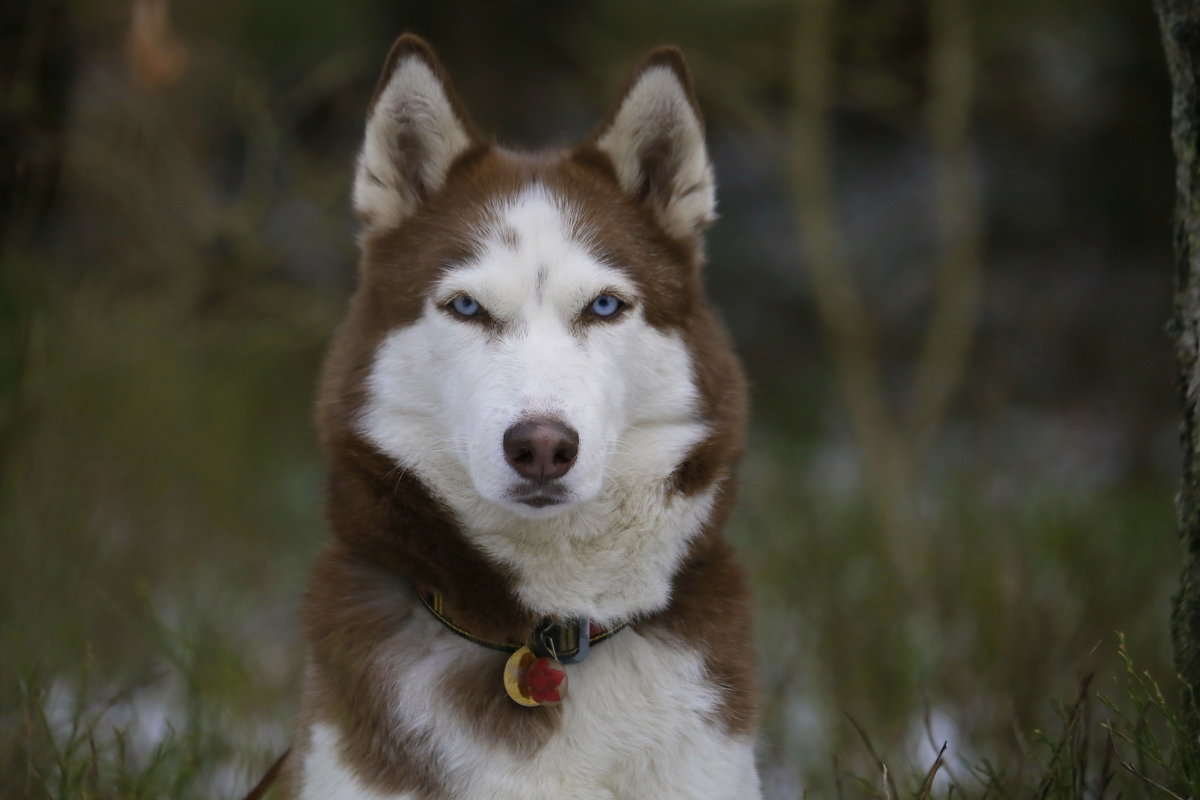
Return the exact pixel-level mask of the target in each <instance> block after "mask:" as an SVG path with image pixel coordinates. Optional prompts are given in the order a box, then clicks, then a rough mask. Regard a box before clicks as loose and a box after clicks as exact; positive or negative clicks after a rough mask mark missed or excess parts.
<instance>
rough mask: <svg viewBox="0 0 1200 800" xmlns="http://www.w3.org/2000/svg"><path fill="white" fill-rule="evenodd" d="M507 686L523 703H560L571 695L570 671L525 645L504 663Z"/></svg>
mask: <svg viewBox="0 0 1200 800" xmlns="http://www.w3.org/2000/svg"><path fill="white" fill-rule="evenodd" d="M504 689H505V691H507V692H508V696H509V697H511V698H512V699H513V701H515V702H516V703H519V704H520V705H523V706H529V707H532V706H556V705H558V704H559V703H561V702H562V699H563V698H564V697H566V695H567V671H566V670H565V669H563V665H562V664H561V663H559V661H558V660H557V659H554V658H547V657H543V658H539V657H538V655H537V654H536V653H534V652H533V651H532V650H530V649H529V648H528V647H522V648H521V649H520V650H518V651H517V652H515V653H513V654H512V655H511V656H509V659H508V663H507V664H505V665H504Z"/></svg>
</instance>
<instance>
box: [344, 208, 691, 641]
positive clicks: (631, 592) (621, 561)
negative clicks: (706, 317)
mask: <svg viewBox="0 0 1200 800" xmlns="http://www.w3.org/2000/svg"><path fill="white" fill-rule="evenodd" d="M494 211H495V213H494V215H493V224H492V225H490V226H489V227H488V228H487V229H485V230H481V231H479V232H478V235H479V239H480V245H481V247H480V255H479V256H478V258H476V259H474V260H473V261H472V262H471V263H469V264H465V265H462V266H460V267H458V268H456V269H451V270H450V271H449V272H448V273H447V274H446V275H445V276H444V277H443V279H442V280H441V282H440V284H439V285H438V286H437V287H436V288H435V290H434V291H433V293H432V296H430V297H429V298H428V299H427V301H426V306H425V311H424V314H423V315H422V316H421V318H420V319H418V320H417V321H416V322H415V323H413V324H412V325H410V326H408V327H405V328H402V329H400V330H397V331H395V332H393V333H392V334H390V335H389V336H388V337H387V338H386V339H385V340H384V342H383V343H382V344H381V346H380V347H379V349H378V351H377V353H376V357H375V362H374V366H373V369H372V371H371V375H370V378H369V380H368V382H367V388H368V400H367V402H366V404H365V406H364V409H363V414H362V418H361V424H360V431H361V432H362V434H363V435H364V436H366V437H367V438H368V439H369V440H370V441H371V442H373V443H374V444H375V445H376V446H377V447H379V448H380V449H381V450H382V451H383V452H385V453H387V454H389V455H390V456H392V457H393V458H394V459H395V460H396V461H397V462H398V463H399V464H400V465H401V466H402V467H404V468H406V469H410V470H412V471H413V472H415V473H416V474H417V475H418V476H419V477H420V478H421V479H422V481H423V482H424V483H425V484H426V486H427V487H429V488H430V489H431V490H432V491H433V492H434V493H435V494H436V495H437V496H438V497H439V498H441V499H442V500H444V501H445V502H446V503H447V505H448V506H449V507H450V508H451V509H452V510H453V511H454V512H455V514H456V515H457V517H458V519H459V520H460V521H461V522H462V523H463V526H464V529H465V531H466V533H467V535H468V536H469V537H471V538H472V539H473V540H474V541H475V542H476V543H477V545H478V546H479V547H480V548H481V549H483V550H484V551H485V552H487V553H488V554H489V555H491V556H492V557H493V558H494V559H496V560H497V561H499V562H500V563H501V564H503V565H504V566H506V567H509V568H510V569H512V570H513V573H514V575H515V577H516V589H517V592H518V594H519V595H520V597H521V599H522V600H523V601H524V602H525V603H526V605H528V606H529V607H530V608H531V609H533V610H535V611H538V612H541V613H544V614H554V615H562V616H566V617H571V616H583V617H590V618H592V619H596V620H602V621H606V622H616V621H618V620H625V619H628V618H630V617H631V616H635V615H637V614H642V613H647V612H650V611H654V610H657V609H659V608H661V607H663V606H664V605H665V604H666V602H667V600H668V596H669V592H670V576H671V575H672V574H673V573H674V572H675V568H676V566H677V564H678V562H679V560H680V559H681V558H682V556H683V554H684V552H685V550H686V547H687V543H688V541H689V540H690V538H691V537H692V536H693V535H694V534H695V533H696V532H697V531H698V530H699V527H700V525H701V524H702V523H703V521H704V520H705V518H706V517H707V515H708V512H709V510H710V508H711V504H712V500H713V493H714V492H715V488H714V489H710V490H709V491H707V492H702V493H700V494H698V495H696V496H693V497H687V498H685V497H680V496H677V495H674V494H672V493H670V492H669V491H668V489H667V485H666V482H667V478H668V477H669V476H670V474H671V473H672V471H673V470H674V469H675V467H676V466H677V465H678V464H679V463H680V462H681V461H682V460H683V458H684V457H685V456H686V454H687V452H688V451H689V450H690V449H691V447H692V446H694V445H695V444H696V443H697V442H698V441H700V439H701V438H702V437H703V436H704V434H705V425H704V423H703V422H702V421H701V419H700V418H699V413H698V410H697V392H696V388H695V385H694V379H693V375H692V363H691V357H690V355H689V353H688V351H687V348H686V346H685V345H684V343H683V341H682V340H681V339H680V338H679V337H678V336H677V335H675V334H670V333H664V332H662V331H659V330H657V329H655V328H653V327H651V326H650V325H649V324H648V323H647V322H646V320H645V318H644V316H643V314H642V311H641V308H640V303H641V301H642V298H640V297H638V296H637V287H636V285H635V284H634V283H633V282H632V281H631V280H630V279H629V277H628V276H627V275H626V274H624V273H623V272H621V271H620V270H618V269H616V268H615V266H614V265H607V264H604V263H602V262H601V261H600V260H598V259H597V258H596V257H595V256H594V255H592V253H591V252H590V251H589V250H588V248H587V242H586V239H584V240H583V241H580V240H577V239H575V238H572V231H574V230H576V229H577V228H578V226H577V225H576V222H577V220H576V219H575V217H574V213H575V212H574V211H573V210H572V209H571V208H569V207H567V206H566V205H565V204H564V203H563V201H562V200H561V199H559V198H555V197H553V196H552V195H551V194H550V193H549V192H548V191H547V190H546V189H545V188H543V187H542V186H540V185H534V186H531V187H529V188H527V189H526V190H525V191H523V192H522V193H521V194H519V195H517V196H516V197H514V198H511V199H510V200H509V201H508V202H506V203H505V204H504V205H503V206H502V207H499V208H497V209H494ZM502 228H511V229H514V230H515V231H516V232H517V234H518V242H517V246H516V247H515V248H513V247H512V246H511V245H509V244H505V242H504V237H502V236H501V235H500V233H499V231H500V230H501V229H502ZM582 235H583V236H585V237H586V232H585V233H584V234H582ZM604 292H613V293H615V294H617V295H619V296H621V297H624V298H625V299H627V300H629V301H630V302H631V304H632V308H631V309H630V310H629V311H627V312H626V313H625V314H624V315H623V317H622V318H620V319H617V320H614V321H612V322H599V323H593V324H590V325H584V326H577V325H576V320H577V318H578V316H579V314H580V312H581V310H582V309H584V308H586V307H587V306H588V305H589V304H590V303H591V301H592V299H593V298H595V297H596V296H597V295H598V294H601V293H604ZM457 294H469V295H470V296H471V297H473V298H475V299H476V300H478V301H479V302H480V303H481V304H482V305H483V307H484V308H486V309H487V310H488V312H489V313H490V314H491V315H492V316H493V317H494V318H495V319H496V320H498V321H499V323H500V325H501V329H500V332H499V333H498V334H496V333H493V332H491V331H489V330H487V329H485V328H483V327H482V326H480V325H476V324H473V323H470V322H466V321H463V320H461V319H455V318H453V317H452V316H451V315H450V314H448V313H446V311H445V310H444V309H443V306H444V304H445V303H447V302H449V301H450V300H451V299H452V298H453V297H454V296H456V295H457ZM534 414H552V415H555V416H558V417H560V418H562V419H563V420H564V421H565V422H566V423H567V424H568V425H570V426H571V427H573V428H575V430H577V431H578V433H579V455H578V458H577V461H576V463H575V465H574V466H573V468H572V469H571V470H570V471H569V472H568V473H567V474H566V475H565V476H564V477H563V478H562V482H563V483H564V485H565V486H566V488H567V490H568V494H567V500H568V502H566V503H564V504H562V505H556V506H550V507H548V508H545V509H532V508H530V507H528V506H525V505H522V504H520V503H517V502H515V501H513V500H512V499H510V498H509V497H508V493H509V492H510V491H511V489H512V487H513V486H515V485H517V484H519V482H520V481H519V478H518V476H517V475H516V473H515V472H514V471H513V470H512V468H511V467H510V466H509V465H508V464H507V462H506V461H505V458H504V452H503V446H502V441H503V436H504V432H505V430H506V429H507V428H508V427H509V426H510V425H512V424H513V423H514V422H516V421H518V420H519V419H521V418H523V417H526V416H529V415H534Z"/></svg>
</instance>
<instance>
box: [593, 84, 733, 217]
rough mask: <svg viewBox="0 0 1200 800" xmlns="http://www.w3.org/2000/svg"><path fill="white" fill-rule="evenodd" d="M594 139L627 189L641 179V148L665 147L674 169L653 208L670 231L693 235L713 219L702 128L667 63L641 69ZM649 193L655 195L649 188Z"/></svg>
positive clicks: (711, 180)
mask: <svg viewBox="0 0 1200 800" xmlns="http://www.w3.org/2000/svg"><path fill="white" fill-rule="evenodd" d="M597 145H598V146H599V147H600V149H601V150H603V151H604V152H606V153H607V154H608V156H609V158H611V159H612V162H613V166H614V167H615V168H616V171H617V178H618V180H620V182H621V186H622V188H624V189H625V191H627V192H629V193H631V194H632V193H636V192H637V191H638V190H639V189H640V188H641V186H642V183H643V181H644V180H645V175H644V174H643V156H644V154H645V152H646V149H647V148H648V147H652V146H656V145H660V146H665V147H666V150H667V152H668V153H669V154H670V156H669V159H668V161H669V163H670V165H671V166H672V167H673V170H672V171H671V172H670V173H669V175H668V176H667V180H668V183H669V186H667V187H665V188H666V191H665V192H663V197H665V200H666V202H665V205H661V206H659V207H656V208H655V212H656V213H657V214H658V216H659V220H660V221H661V222H662V224H663V227H665V228H666V229H667V231H668V232H669V233H671V234H673V235H675V236H679V237H684V238H686V237H691V236H695V235H696V234H697V233H698V232H699V230H700V229H701V228H703V227H704V226H706V225H708V224H710V223H711V222H712V221H713V220H714V219H716V209H717V196H716V182H715V180H714V178H713V171H712V166H711V165H710V164H709V161H708V152H707V150H706V149H705V147H704V130H703V127H702V126H701V124H700V120H699V118H697V116H696V112H695V111H694V110H693V108H692V104H691V103H690V102H689V101H688V96H687V91H686V90H685V89H684V88H683V85H682V84H681V83H680V82H679V78H678V77H677V76H676V74H675V73H674V72H673V71H672V70H671V69H670V68H669V67H665V66H656V67H651V68H649V69H647V70H646V71H645V72H643V73H642V74H641V76H640V77H639V78H638V80H637V82H636V83H635V84H634V85H633V88H631V89H630V90H629V93H628V94H626V95H625V98H624V99H623V100H622V101H621V106H620V109H619V110H618V111H617V114H616V116H615V117H614V118H613V122H612V125H611V126H610V127H609V128H608V130H606V131H605V132H604V134H603V135H601V136H600V138H599V139H598V140H597ZM651 199H652V200H654V199H656V195H655V194H654V193H652V194H651Z"/></svg>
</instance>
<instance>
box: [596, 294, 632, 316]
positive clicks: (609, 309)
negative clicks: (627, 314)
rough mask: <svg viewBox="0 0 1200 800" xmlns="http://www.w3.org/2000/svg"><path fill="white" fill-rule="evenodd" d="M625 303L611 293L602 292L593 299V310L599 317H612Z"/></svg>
mask: <svg viewBox="0 0 1200 800" xmlns="http://www.w3.org/2000/svg"><path fill="white" fill-rule="evenodd" d="M623 305H625V304H624V303H622V302H621V301H620V300H618V299H617V298H615V297H613V296H612V295H611V294H602V295H600V296H599V297H597V298H596V299H595V300H593V301H592V306H591V311H592V313H593V314H595V315H596V316H597V317H611V316H612V315H613V314H615V313H617V312H618V311H620V310H621V306H623Z"/></svg>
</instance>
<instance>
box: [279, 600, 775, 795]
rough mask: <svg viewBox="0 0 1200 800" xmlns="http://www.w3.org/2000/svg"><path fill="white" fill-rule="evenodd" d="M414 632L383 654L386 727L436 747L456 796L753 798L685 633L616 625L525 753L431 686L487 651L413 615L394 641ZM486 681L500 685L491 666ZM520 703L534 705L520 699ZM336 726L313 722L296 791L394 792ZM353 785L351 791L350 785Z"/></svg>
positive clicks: (744, 741)
mask: <svg viewBox="0 0 1200 800" xmlns="http://www.w3.org/2000/svg"><path fill="white" fill-rule="evenodd" d="M409 636H414V637H420V639H419V640H420V641H422V642H424V643H426V644H425V646H423V647H422V648H420V650H419V652H417V653H415V654H414V653H413V648H411V647H409V648H402V645H400V644H399V641H398V642H397V643H396V645H395V648H396V650H397V652H394V653H385V655H384V656H382V658H384V659H385V660H386V661H387V662H388V664H389V667H390V668H391V669H392V674H393V676H394V677H393V680H392V681H391V685H392V686H393V687H394V694H393V697H394V702H395V713H396V725H397V727H398V728H400V729H403V730H406V731H409V732H412V733H415V734H418V737H419V739H420V740H421V741H427V742H430V743H431V745H430V746H431V747H433V748H436V750H435V752H433V753H430V755H431V756H433V757H435V758H436V759H437V763H438V764H439V767H442V768H443V769H444V773H442V774H440V776H439V777H441V778H442V779H443V780H444V782H445V786H446V791H447V797H452V798H455V800H495V798H522V800H550V799H551V798H554V799H555V800H557V798H561V797H568V796H569V797H572V798H580V800H601V799H603V800H615V799H616V798H621V800H646V799H647V798H659V799H661V800H672V799H673V798H689V800H698V799H703V800H725V799H726V798H728V799H729V800H733V798H739V800H746V799H747V798H757V797H759V784H758V777H757V773H756V771H755V766H754V754H753V742H752V741H751V740H750V739H748V738H734V737H730V736H728V735H727V734H725V732H724V731H723V729H722V728H721V723H720V721H719V720H718V719H717V714H718V712H717V706H718V703H719V697H718V696H717V694H716V692H715V690H714V687H713V684H712V681H711V679H710V678H709V677H708V676H707V675H706V673H705V669H704V664H703V661H702V659H701V658H700V656H699V655H698V654H697V653H696V652H694V651H693V650H691V649H690V648H688V647H687V646H686V644H685V643H683V642H678V641H674V640H666V639H658V638H652V637H648V636H642V635H641V634H639V633H638V632H637V631H636V630H632V629H630V630H626V631H622V632H621V633H620V634H618V635H617V636H615V637H614V638H612V639H610V640H609V641H607V642H605V643H603V644H602V645H599V646H597V647H596V648H595V649H594V650H593V651H592V653H591V655H590V656H589V657H588V659H587V660H586V661H584V662H582V663H580V664H576V665H573V666H570V667H568V670H569V674H570V687H571V688H570V695H569V699H568V701H567V702H565V703H564V704H563V706H562V713H563V718H562V725H561V727H560V729H559V731H560V732H559V733H558V734H556V735H554V736H552V737H551V738H550V740H549V742H548V743H547V745H546V746H545V747H544V748H542V749H540V750H539V751H537V753H536V754H534V755H532V756H529V757H518V756H516V755H514V754H513V753H512V752H511V751H510V750H509V749H508V747H507V746H506V743H504V742H496V741H492V740H489V739H487V738H484V737H482V736H480V735H479V733H478V732H477V729H476V728H475V727H474V726H473V724H472V720H471V719H470V718H469V716H464V715H463V714H462V713H461V709H460V708H459V707H457V706H455V705H453V704H451V703H447V702H445V699H444V694H443V693H442V692H441V691H439V690H438V689H437V688H436V687H438V686H439V685H440V683H441V682H442V681H443V680H445V678H446V676H447V675H448V674H451V673H452V672H453V670H454V669H455V668H457V667H460V666H462V665H464V664H469V663H471V662H472V661H478V660H482V659H490V663H496V660H495V654H494V653H487V651H484V650H482V649H480V648H479V647H477V646H475V645H472V644H470V643H469V642H465V641H463V640H462V639H460V638H458V637H457V636H455V635H454V634H452V633H450V632H449V631H446V630H445V629H442V628H440V626H439V625H438V623H437V622H435V621H433V620H432V619H431V618H429V617H428V616H427V615H423V614H418V615H415V616H414V617H413V618H412V620H411V621H410V623H409V624H408V626H407V627H406V628H405V632H404V634H402V636H401V637H398V640H401V639H402V640H403V641H411V640H410V639H409V638H408V637H409ZM496 691H497V692H502V691H503V688H502V686H501V677H500V672H499V669H497V674H496ZM529 713H533V714H536V713H539V711H538V710H537V709H531V710H530V711H529ZM338 746H339V737H338V733H337V731H336V729H335V728H333V727H331V726H329V725H327V724H317V725H314V726H313V729H312V747H311V749H310V750H309V752H308V754H307V756H306V758H305V761H304V764H303V767H302V769H303V775H304V781H305V784H306V786H305V790H304V792H303V793H302V794H301V797H302V798H304V800H310V798H311V800H317V798H322V800H340V799H341V798H350V797H355V798H363V799H364V800H401V798H407V797H408V795H397V796H391V797H387V798H385V797H384V796H382V795H379V794H378V793H375V792H373V791H370V790H368V789H367V788H366V787H363V786H362V785H361V783H360V782H359V781H358V779H357V778H355V776H354V775H353V773H352V772H350V771H349V770H348V769H347V768H346V766H345V765H344V764H343V762H342V761H341V759H340V756H339V754H338ZM351 792H358V794H351Z"/></svg>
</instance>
